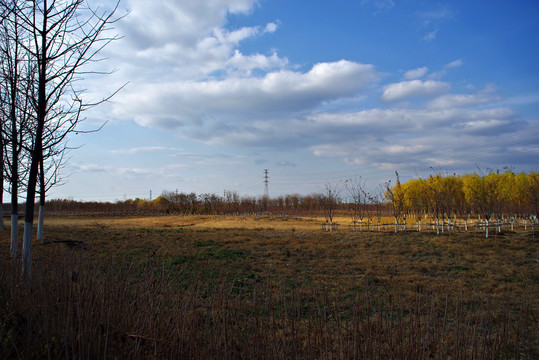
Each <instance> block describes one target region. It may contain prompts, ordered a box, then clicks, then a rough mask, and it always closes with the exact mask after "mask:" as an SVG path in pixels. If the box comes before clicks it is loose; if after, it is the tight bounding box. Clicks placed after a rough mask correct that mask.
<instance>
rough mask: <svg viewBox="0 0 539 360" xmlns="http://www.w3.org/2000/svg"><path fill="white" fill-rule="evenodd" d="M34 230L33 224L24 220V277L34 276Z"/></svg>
mask: <svg viewBox="0 0 539 360" xmlns="http://www.w3.org/2000/svg"><path fill="white" fill-rule="evenodd" d="M32 231H33V224H32V223H31V222H27V221H25V222H24V235H23V238H22V277H23V279H31V278H32Z"/></svg>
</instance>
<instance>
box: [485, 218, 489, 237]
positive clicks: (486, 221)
mask: <svg viewBox="0 0 539 360" xmlns="http://www.w3.org/2000/svg"><path fill="white" fill-rule="evenodd" d="M485 224H487V225H486V226H485V237H486V238H488V219H487V220H485Z"/></svg>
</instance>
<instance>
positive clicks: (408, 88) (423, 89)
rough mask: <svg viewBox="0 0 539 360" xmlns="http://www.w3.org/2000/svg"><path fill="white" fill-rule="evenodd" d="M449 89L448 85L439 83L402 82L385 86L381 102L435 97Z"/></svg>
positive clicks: (429, 81)
mask: <svg viewBox="0 0 539 360" xmlns="http://www.w3.org/2000/svg"><path fill="white" fill-rule="evenodd" d="M450 87H451V86H450V85H449V84H448V83H446V82H441V81H433V80H427V81H422V80H410V81H402V82H399V83H393V84H389V85H387V86H385V87H384V93H383V94H382V100H383V101H387V102H391V101H397V100H403V99H409V98H413V97H418V96H421V97H424V96H436V95H439V94H442V93H444V92H447V91H449V89H450Z"/></svg>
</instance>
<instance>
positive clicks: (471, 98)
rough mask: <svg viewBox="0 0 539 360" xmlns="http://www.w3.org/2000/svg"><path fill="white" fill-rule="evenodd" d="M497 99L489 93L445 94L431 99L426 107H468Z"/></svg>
mask: <svg viewBox="0 0 539 360" xmlns="http://www.w3.org/2000/svg"><path fill="white" fill-rule="evenodd" d="M496 100H499V98H498V97H495V96H492V95H490V94H485V93H479V94H447V95H442V96H440V97H437V98H435V99H433V100H431V101H430V102H429V103H428V104H427V107H429V108H432V109H448V108H456V107H469V106H478V105H483V104H488V103H491V102H493V101H496Z"/></svg>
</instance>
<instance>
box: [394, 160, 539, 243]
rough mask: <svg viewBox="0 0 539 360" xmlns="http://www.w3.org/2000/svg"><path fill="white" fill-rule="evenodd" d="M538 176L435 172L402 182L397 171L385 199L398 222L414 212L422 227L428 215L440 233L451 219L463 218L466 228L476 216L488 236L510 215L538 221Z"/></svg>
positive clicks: (451, 224)
mask: <svg viewBox="0 0 539 360" xmlns="http://www.w3.org/2000/svg"><path fill="white" fill-rule="evenodd" d="M538 179H539V175H538V174H537V173H535V172H531V173H529V174H525V173H521V174H518V175H516V174H514V173H513V172H511V171H506V172H504V173H500V172H498V171H488V172H481V171H479V172H478V173H477V172H476V173H473V174H471V175H464V176H457V175H455V174H453V175H450V176H443V175H441V174H436V175H432V176H430V177H429V178H428V179H414V180H410V181H409V182H407V183H405V184H401V183H400V181H399V179H398V174H397V183H396V184H395V185H394V186H391V185H390V182H388V183H387V184H386V199H387V200H388V202H389V203H390V204H391V206H392V209H393V214H394V217H395V223H396V224H397V223H398V222H399V221H401V220H402V221H403V222H405V220H406V214H413V215H414V216H416V217H417V218H418V229H420V218H421V215H429V216H430V218H431V219H432V220H433V221H434V224H433V225H434V226H435V227H436V231H437V233H440V232H442V233H443V232H444V231H446V230H447V231H452V229H453V228H454V227H455V223H454V222H451V219H452V218H453V221H454V220H455V219H456V217H457V216H458V217H459V218H460V219H464V228H465V230H467V227H468V220H469V219H470V218H471V217H472V215H475V216H477V218H478V220H479V223H478V224H479V225H480V226H482V227H484V228H485V234H486V236H488V231H489V230H488V229H489V227H491V226H493V225H492V222H495V225H494V226H495V227H496V229H497V231H499V230H500V226H501V224H502V223H503V222H504V221H506V218H507V216H508V215H509V216H510V217H511V218H512V220H511V221H514V219H515V218H516V217H517V216H520V217H527V218H528V219H530V218H531V220H532V222H533V223H535V222H536V219H537V209H538V198H539V181H538Z"/></svg>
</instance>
